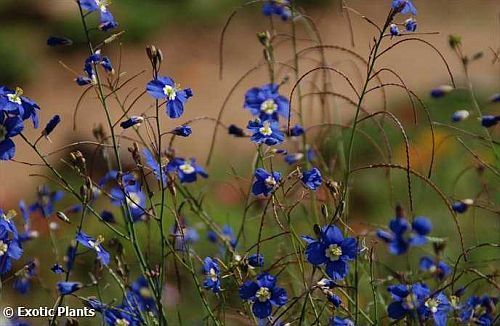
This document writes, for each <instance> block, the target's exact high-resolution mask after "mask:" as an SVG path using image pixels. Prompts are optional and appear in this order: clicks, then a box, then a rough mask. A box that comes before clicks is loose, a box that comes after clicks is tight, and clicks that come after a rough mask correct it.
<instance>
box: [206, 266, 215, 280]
mask: <svg viewBox="0 0 500 326" xmlns="http://www.w3.org/2000/svg"><path fill="white" fill-rule="evenodd" d="M208 276H210V279H211V280H212V281H213V282H216V281H217V273H216V272H215V269H213V268H210V271H209V272H208Z"/></svg>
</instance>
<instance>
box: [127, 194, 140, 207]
mask: <svg viewBox="0 0 500 326" xmlns="http://www.w3.org/2000/svg"><path fill="white" fill-rule="evenodd" d="M126 202H127V205H128V206H129V207H132V208H138V207H139V203H140V202H141V197H140V196H139V194H138V193H137V192H131V193H129V194H128V195H127V199H126Z"/></svg>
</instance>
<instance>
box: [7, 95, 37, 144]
mask: <svg viewBox="0 0 500 326" xmlns="http://www.w3.org/2000/svg"><path fill="white" fill-rule="evenodd" d="M23 93H24V91H23V90H22V89H21V88H19V87H17V88H16V90H15V91H13V90H11V89H9V88H7V87H0V114H3V112H6V113H7V114H9V115H11V116H12V115H15V116H18V117H19V118H21V119H22V120H23V121H24V120H27V119H31V121H32V122H33V127H35V128H38V125H39V120H38V110H40V107H39V106H38V104H36V103H35V102H34V101H33V100H31V99H29V98H27V97H24V96H22V95H23ZM0 124H1V123H0ZM0 135H1V134H0Z"/></svg>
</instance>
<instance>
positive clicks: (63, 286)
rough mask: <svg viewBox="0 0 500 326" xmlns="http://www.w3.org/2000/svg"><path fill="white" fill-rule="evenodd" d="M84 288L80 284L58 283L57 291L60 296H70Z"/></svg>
mask: <svg viewBox="0 0 500 326" xmlns="http://www.w3.org/2000/svg"><path fill="white" fill-rule="evenodd" d="M82 287H83V284H82V283H80V282H59V283H57V291H58V292H59V294H60V295H69V294H72V293H74V292H76V291H78V290H80V289H81V288H82Z"/></svg>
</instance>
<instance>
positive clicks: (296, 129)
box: [290, 124, 304, 137]
mask: <svg viewBox="0 0 500 326" xmlns="http://www.w3.org/2000/svg"><path fill="white" fill-rule="evenodd" d="M303 134H304V128H302V126H301V125H299V124H296V125H295V126H293V127H292V128H291V129H290V136H291V137H299V136H302V135H303Z"/></svg>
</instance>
